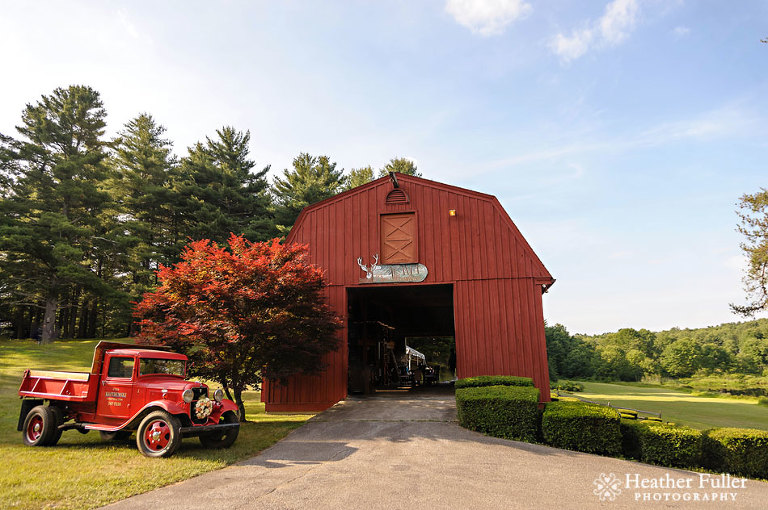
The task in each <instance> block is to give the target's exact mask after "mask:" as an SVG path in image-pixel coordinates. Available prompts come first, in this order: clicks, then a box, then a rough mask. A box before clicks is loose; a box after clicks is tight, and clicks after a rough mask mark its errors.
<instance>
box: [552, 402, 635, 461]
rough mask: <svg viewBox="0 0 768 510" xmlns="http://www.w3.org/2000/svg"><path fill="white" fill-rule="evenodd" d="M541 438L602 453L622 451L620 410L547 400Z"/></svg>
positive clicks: (573, 447) (585, 450)
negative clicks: (548, 401)
mask: <svg viewBox="0 0 768 510" xmlns="http://www.w3.org/2000/svg"><path fill="white" fill-rule="evenodd" d="M541 432H542V434H543V436H544V440H545V441H546V442H547V443H549V444H551V445H552V446H555V447H557V448H565V449H567V450H576V451H580V452H587V453H600V454H603V455H618V454H620V453H621V431H620V430H619V413H618V412H616V410H615V409H611V408H610V407H603V406H598V405H595V404H584V403H582V402H571V401H558V402H550V403H549V404H547V407H546V409H545V410H544V415H543V416H542V419H541Z"/></svg>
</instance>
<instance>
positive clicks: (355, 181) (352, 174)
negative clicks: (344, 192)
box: [344, 165, 374, 189]
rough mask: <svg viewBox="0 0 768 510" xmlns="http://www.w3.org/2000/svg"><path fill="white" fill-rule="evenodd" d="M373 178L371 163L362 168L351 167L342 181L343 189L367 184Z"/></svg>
mask: <svg viewBox="0 0 768 510" xmlns="http://www.w3.org/2000/svg"><path fill="white" fill-rule="evenodd" d="M373 179H374V176H373V168H371V165H368V166H365V167H362V168H353V169H352V170H350V171H349V174H348V175H347V177H346V181H345V183H344V189H352V188H356V187H358V186H362V185H363V184H367V183H369V182H371V181H372V180H373Z"/></svg>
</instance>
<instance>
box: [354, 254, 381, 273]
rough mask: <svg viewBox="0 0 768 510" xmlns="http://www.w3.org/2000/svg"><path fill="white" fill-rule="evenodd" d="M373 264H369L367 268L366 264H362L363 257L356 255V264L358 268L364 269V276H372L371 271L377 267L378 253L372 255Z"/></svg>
mask: <svg viewBox="0 0 768 510" xmlns="http://www.w3.org/2000/svg"><path fill="white" fill-rule="evenodd" d="M373 261H374V262H373V264H371V268H370V269H368V266H366V265H365V264H363V257H357V265H358V266H360V269H362V270H363V271H365V277H366V278H369V279H370V278H373V272H374V271H375V270H376V268H377V267H379V254H378V253H377V254H376V255H374V256H373Z"/></svg>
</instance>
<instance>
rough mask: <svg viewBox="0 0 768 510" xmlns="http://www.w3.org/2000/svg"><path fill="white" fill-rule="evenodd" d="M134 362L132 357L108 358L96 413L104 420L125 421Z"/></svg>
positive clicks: (128, 408) (128, 407) (116, 356)
mask: <svg viewBox="0 0 768 510" xmlns="http://www.w3.org/2000/svg"><path fill="white" fill-rule="evenodd" d="M135 365H136V360H135V359H134V358H133V357H132V356H120V355H115V356H108V357H107V361H106V363H104V366H105V367H106V373H103V374H102V379H101V388H99V402H98V404H97V406H96V413H97V414H98V415H99V416H101V417H104V418H122V419H126V418H129V417H131V416H132V415H133V413H132V412H131V396H132V393H133V381H134V369H135Z"/></svg>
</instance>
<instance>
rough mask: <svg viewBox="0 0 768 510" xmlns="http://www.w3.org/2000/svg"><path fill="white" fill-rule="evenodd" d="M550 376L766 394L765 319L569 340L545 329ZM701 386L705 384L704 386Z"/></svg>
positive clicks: (561, 329)
mask: <svg viewBox="0 0 768 510" xmlns="http://www.w3.org/2000/svg"><path fill="white" fill-rule="evenodd" d="M546 335H547V350H548V353H549V369H550V376H551V377H552V378H553V379H556V378H562V377H564V378H587V379H598V380H619V381H640V380H658V381H660V380H661V379H662V378H673V379H679V380H680V381H681V382H683V383H685V382H686V381H689V379H690V378H695V379H694V380H693V382H697V383H698V384H696V385H694V386H695V387H698V388H701V389H709V390H716V391H725V390H728V391H730V392H731V393H745V394H750V395H768V319H759V320H754V321H749V322H733V323H728V324H722V325H720V326H711V327H708V328H699V329H678V328H672V329H670V330H666V331H659V332H653V331H648V330H647V329H641V330H635V329H631V328H626V329H620V330H619V331H616V332H613V333H604V334H601V335H593V336H589V335H578V334H577V335H571V334H570V333H569V332H568V331H567V329H566V328H565V326H563V325H561V324H556V325H555V326H548V327H547V328H546ZM702 383H706V384H704V385H703V386H705V387H703V386H702Z"/></svg>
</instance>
